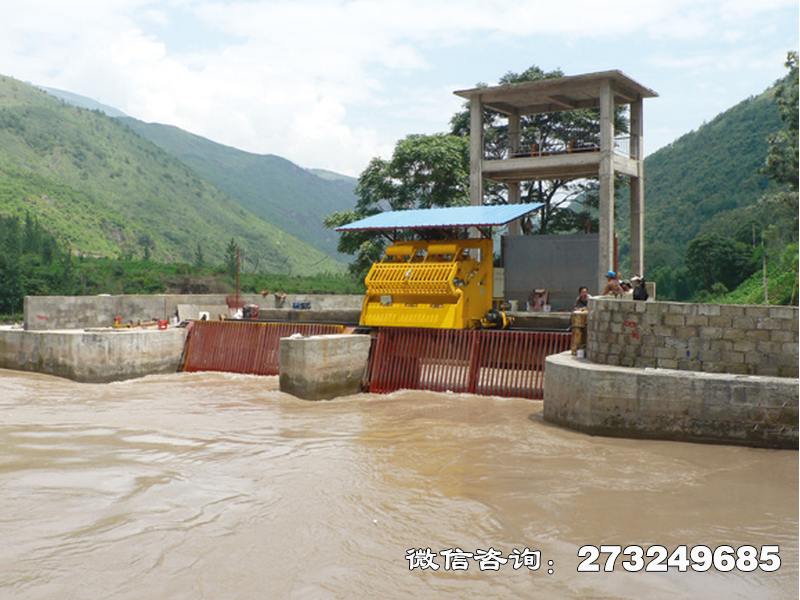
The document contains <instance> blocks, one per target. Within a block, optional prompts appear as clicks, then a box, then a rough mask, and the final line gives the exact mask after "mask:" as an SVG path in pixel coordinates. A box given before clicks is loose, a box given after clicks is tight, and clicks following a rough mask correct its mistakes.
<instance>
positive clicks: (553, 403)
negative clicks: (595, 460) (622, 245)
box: [544, 353, 798, 449]
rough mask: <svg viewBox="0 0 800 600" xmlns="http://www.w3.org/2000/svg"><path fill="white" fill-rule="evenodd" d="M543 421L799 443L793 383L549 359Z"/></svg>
mask: <svg viewBox="0 0 800 600" xmlns="http://www.w3.org/2000/svg"><path fill="white" fill-rule="evenodd" d="M544 418H545V420H547V421H549V422H551V423H556V424H558V425H563V426H565V427H569V428H571V429H577V430H579V431H584V432H587V433H591V434H600V435H610V436H619V437H644V438H659V439H671V440H683V441H698V442H719V443H726V444H743V445H749V446H764V447H774V448H794V449H797V445H798V380H797V379H789V378H783V377H766V376H749V375H722V374H711V373H688V372H685V371H677V370H668V369H635V368H626V367H615V366H608V365H598V364H594V363H591V362H589V361H587V360H585V359H578V358H575V357H573V356H572V355H571V354H570V353H563V354H556V355H553V356H549V357H548V358H547V363H546V368H545V378H544Z"/></svg>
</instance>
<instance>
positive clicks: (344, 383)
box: [280, 334, 370, 400]
mask: <svg viewBox="0 0 800 600" xmlns="http://www.w3.org/2000/svg"><path fill="white" fill-rule="evenodd" d="M369 347H370V336H368V335H344V334H334V335H317V336H311V337H304V338H283V339H282V340H281V342H280V389H281V391H284V392H287V393H289V394H292V395H294V396H297V397H298V398H303V399H306V400H324V399H329V398H335V397H337V396H347V395H351V394H356V393H358V392H359V391H361V381H362V379H363V377H364V370H365V369H366V366H367V360H368V358H369Z"/></svg>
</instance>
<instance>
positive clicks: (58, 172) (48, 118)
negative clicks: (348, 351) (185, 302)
mask: <svg viewBox="0 0 800 600" xmlns="http://www.w3.org/2000/svg"><path fill="white" fill-rule="evenodd" d="M309 177H313V176H312V175H309ZM28 211H29V212H31V213H32V214H34V215H35V216H36V218H37V219H38V221H39V223H40V224H41V225H42V226H43V227H44V228H45V229H46V230H47V231H49V232H50V233H52V234H53V235H54V236H55V237H56V238H57V239H58V240H59V241H60V242H63V243H66V244H68V245H69V246H70V247H71V248H72V251H73V252H80V253H85V254H90V255H98V256H101V255H105V256H119V255H131V254H137V255H142V254H148V255H152V257H153V258H155V259H158V260H166V261H177V260H181V261H187V262H191V261H192V260H193V257H194V255H195V253H196V251H197V249H198V247H199V248H200V249H201V250H202V252H203V254H204V256H205V257H206V260H209V261H221V260H222V256H223V250H224V247H225V245H226V244H227V243H228V242H229V241H230V239H231V238H236V240H237V242H238V244H239V246H241V247H242V249H243V250H244V253H245V256H246V259H247V261H249V264H250V266H251V268H253V269H255V268H257V269H260V270H263V271H272V272H283V273H286V272H292V273H309V272H314V271H323V270H337V269H340V268H341V264H340V263H338V262H335V261H333V260H332V259H331V258H330V257H328V256H327V255H326V254H324V253H322V252H321V251H319V250H318V249H316V248H313V247H311V246H309V245H308V244H306V243H305V242H303V241H301V240H299V239H297V238H296V237H294V236H292V235H290V234H288V233H286V232H285V231H283V230H281V229H280V228H278V227H277V226H275V225H273V224H272V223H269V222H267V221H265V220H264V219H262V218H260V217H259V216H257V215H255V214H254V213H252V212H250V211H248V210H247V209H246V208H244V207H242V206H241V203H240V202H237V201H235V200H233V199H232V198H231V197H230V196H229V195H227V194H226V193H224V192H223V191H221V190H220V189H219V188H218V187H216V186H215V185H213V184H212V183H209V182H208V181H207V180H205V179H204V178H203V177H201V176H200V175H198V174H197V173H196V172H195V171H193V170H192V169H191V168H189V167H188V166H187V165H186V164H184V163H183V162H181V161H180V160H178V159H177V158H175V157H174V156H172V155H170V154H169V153H167V152H166V151H164V150H163V149H162V148H160V147H159V146H157V145H155V144H153V143H152V142H150V141H149V140H147V139H144V138H143V137H142V136H140V135H138V134H137V133H136V132H134V131H133V130H132V129H131V128H130V127H129V126H127V125H126V124H124V123H122V122H120V121H119V120H117V119H112V118H109V117H108V116H106V115H105V114H102V113H101V112H100V111H97V110H94V111H91V110H85V109H81V108H76V107H73V106H67V105H65V104H64V103H63V102H62V101H60V100H58V99H56V98H54V97H52V96H50V95H48V94H47V93H45V92H43V91H41V90H39V89H37V88H35V87H33V86H30V85H27V84H24V83H22V82H20V81H17V80H15V79H12V78H9V77H2V76H0V214H5V215H20V216H22V215H24V214H25V213H26V212H28Z"/></svg>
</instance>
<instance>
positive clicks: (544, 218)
mask: <svg viewBox="0 0 800 600" xmlns="http://www.w3.org/2000/svg"><path fill="white" fill-rule="evenodd" d="M563 75H564V74H563V72H562V71H560V70H555V71H550V72H545V71H543V70H542V69H540V68H539V67H536V66H533V67H530V68H529V69H527V70H525V71H523V72H522V73H512V72H509V73H507V74H506V75H504V76H503V77H502V78H501V79H500V82H499V83H500V84H510V83H520V82H524V81H537V80H541V79H548V78H552V77H562V76H563ZM478 85H479V86H481V85H485V84H478ZM503 119H504V118H503V117H502V116H501V115H500V114H499V113H496V112H493V111H490V110H488V109H487V110H485V111H484V145H485V148H484V152H485V155H486V156H488V157H489V158H501V157H505V154H506V151H507V149H508V126H507V125H506V123H505V122H504V120H503ZM469 121H470V117H469V109H468V108H466V109H464V110H461V111H459V112H458V113H456V114H455V115H454V116H453V118H452V119H451V122H450V128H451V132H450V134H449V135H448V134H436V135H410V136H408V137H406V138H404V139H402V140H400V141H399V142H398V143H397V145H396V146H395V149H394V152H393V154H392V158H391V159H390V160H388V161H387V160H383V159H380V158H374V159H372V161H370V163H369V165H368V166H367V168H366V169H365V170H364V171H363V172H362V173H361V176H360V177H359V181H358V186H357V188H356V194H357V197H358V200H357V202H356V206H355V208H354V209H353V210H351V211H341V212H338V213H333V214H331V215H330V216H329V217H328V218H327V219H326V220H325V225H326V226H327V227H331V228H333V227H338V226H341V225H344V224H346V223H350V222H352V221H354V220H357V219H360V218H363V217H365V216H369V215H372V214H375V213H377V212H380V211H383V210H402V209H408V208H429V207H434V206H452V205H459V204H467V203H468V197H469V142H468V137H469ZM615 127H616V129H617V131H619V132H625V131H627V130H628V122H627V119H626V117H625V114H624V111H623V109H622V108H620V109H619V110H618V111H617V114H616V115H615ZM598 136H599V111H598V110H597V109H581V110H574V111H562V112H555V113H546V114H538V115H530V116H524V117H522V118H521V122H520V144H521V147H530V146H531V145H532V144H538V145H539V147H540V148H541V149H542V150H545V151H547V150H555V149H564V148H565V147H566V146H567V144H568V143H573V142H576V141H580V142H584V143H595V144H596V143H598ZM486 191H487V195H488V202H489V203H492V204H495V203H505V202H507V198H506V194H505V186H502V185H500V184H491V183H487V189H486ZM521 199H522V200H523V201H525V202H541V203H543V204H544V207H543V209H542V210H541V211H539V215H538V216H537V217H536V221H535V223H531V222H530V221H529V222H528V223H527V227H526V226H525V225H523V229H524V230H525V232H526V233H532V232H536V233H549V232H555V231H591V230H594V229H596V228H597V221H596V218H595V216H594V214H593V212H592V209H593V208H596V207H597V183H596V182H588V183H587V182H585V181H566V180H563V181H562V180H558V181H550V182H541V181H539V182H525V183H524V185H523V189H522V190H521ZM534 230H535V231H534ZM384 247H385V241H384V240H382V239H381V238H379V237H378V236H376V235H375V234H366V233H345V234H343V235H342V236H341V237H340V239H339V246H338V249H339V251H340V252H343V253H346V254H355V255H356V259H355V261H354V262H353V263H351V265H350V270H351V272H353V273H354V274H356V275H363V274H364V273H365V272H366V271H367V269H368V268H369V265H370V264H371V263H372V262H374V261H375V260H377V259H378V258H379V257H380V255H381V253H382V251H383V248H384Z"/></svg>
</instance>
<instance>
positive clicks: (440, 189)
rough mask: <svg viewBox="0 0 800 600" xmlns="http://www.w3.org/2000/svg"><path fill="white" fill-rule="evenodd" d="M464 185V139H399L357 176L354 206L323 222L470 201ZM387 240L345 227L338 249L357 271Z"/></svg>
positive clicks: (466, 161)
mask: <svg viewBox="0 0 800 600" xmlns="http://www.w3.org/2000/svg"><path fill="white" fill-rule="evenodd" d="M468 190H469V144H468V142H467V140H466V139H464V138H463V137H459V136H454V135H447V134H435V135H410V136H408V137H406V138H404V139H402V140H400V141H399V142H398V143H397V145H396V146H395V149H394V152H393V153H392V158H391V159H390V160H388V161H387V160H383V159H381V158H373V159H372V160H371V161H370V163H369V165H367V168H366V169H364V171H363V172H362V173H361V176H360V177H359V178H358V185H357V186H356V196H357V202H356V206H355V208H354V209H353V210H349V211H341V212H337V213H333V214H331V215H329V216H328V217H327V218H326V219H325V226H326V227H330V228H334V227H339V226H341V225H345V224H347V223H352V222H353V221H356V220H358V219H362V218H364V217H367V216H370V215H373V214H376V213H379V212H381V211H383V210H403V209H409V208H431V207H436V206H456V205H464V204H468V202H469V196H468ZM385 245H386V241H385V240H383V239H382V238H380V237H378V236H376V235H375V234H369V233H359V232H349V233H343V234H342V235H341V237H340V238H339V252H343V253H346V254H355V255H356V260H355V261H354V262H353V263H352V264H351V265H350V270H351V272H352V273H353V274H355V275H359V276H360V275H364V274H365V273H366V271H367V270H368V269H369V266H370V265H371V264H372V263H373V262H374V261H376V260H378V259H379V258H380V255H381V253H382V252H383V248H384V247H385Z"/></svg>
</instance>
